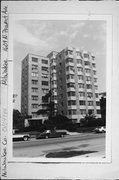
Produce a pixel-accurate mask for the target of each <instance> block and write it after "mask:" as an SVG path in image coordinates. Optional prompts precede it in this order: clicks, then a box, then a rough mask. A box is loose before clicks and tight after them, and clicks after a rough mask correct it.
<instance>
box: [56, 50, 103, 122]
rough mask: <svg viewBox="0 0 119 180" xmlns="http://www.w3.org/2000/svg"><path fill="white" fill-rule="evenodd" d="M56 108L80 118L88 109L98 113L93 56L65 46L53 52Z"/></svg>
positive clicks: (68, 115) (71, 117)
mask: <svg viewBox="0 0 119 180" xmlns="http://www.w3.org/2000/svg"><path fill="white" fill-rule="evenodd" d="M56 72H57V100H58V112H59V113H60V114H63V115H66V116H67V117H68V118H70V119H72V120H73V121H74V122H80V119H81V118H83V117H84V116H85V115H86V113H88V112H89V111H92V112H93V113H94V114H95V115H98V116H100V105H99V97H98V85H97V76H96V62H95V56H94V55H93V54H92V53H90V52H87V51H82V50H80V49H76V48H72V47H67V48H65V49H63V50H62V51H61V52H60V53H58V54H57V56H56Z"/></svg>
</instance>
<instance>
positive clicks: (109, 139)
mask: <svg viewBox="0 0 119 180" xmlns="http://www.w3.org/2000/svg"><path fill="white" fill-rule="evenodd" d="M7 3H8V2H7ZM27 3H28V2H27ZM8 4H9V5H10V2H9V3H8ZM13 4H15V3H13ZM13 4H12V6H13ZM23 4H24V3H22V4H21V3H20V5H21V8H22V7H23ZM30 4H31V3H30ZM44 4H45V5H46V3H44ZM44 4H43V6H44ZM64 4H65V3H64ZM111 5H112V4H111ZM18 6H19V3H18ZM18 6H17V9H16V11H17V10H18V9H19V8H18ZM26 6H27V4H26ZM52 6H53V5H52ZM76 6H77V3H76ZM76 6H75V7H76ZM81 6H82V4H81ZM95 6H96V5H95ZM102 6H103V4H102ZM83 7H84V6H83ZM92 7H94V6H93V4H92V6H90V5H89V7H88V8H87V7H86V9H85V7H84V14H86V10H87V9H88V12H87V14H86V16H87V18H88V19H89V20H90V18H91V17H93V15H91V14H95V16H98V17H99V16H100V17H104V16H105V15H106V17H109V19H110V20H109V19H108V18H107V19H108V20H107V21H108V22H111V24H112V28H110V29H109V28H108V31H107V32H108V33H107V36H108V38H109V40H110V41H107V47H108V53H107V57H108V58H107V59H108V64H109V67H110V68H108V69H107V79H108V81H106V82H107V87H109V89H108V94H107V97H108V98H107V99H108V100H109V101H108V103H107V111H109V112H110V113H107V117H106V118H108V121H109V122H108V124H107V129H108V130H107V133H106V153H107V154H108V155H109V157H107V158H106V159H107V160H106V161H105V162H106V163H107V162H108V163H109V164H110V163H111V164H112V159H113V158H112V156H111V155H112V153H113V152H112V151H113V150H112V149H111V152H110V147H111V148H112V136H111V135H112V134H110V132H112V126H111V124H112V119H111V117H112V114H111V113H112V96H111V95H112V89H113V87H112V81H110V80H111V79H113V78H114V77H116V76H115V72H114V70H115V68H114V65H115V64H116V63H115V62H114V59H115V60H116V62H117V56H115V54H114V53H115V52H116V53H117V46H118V45H119V44H118V43H117V42H116V45H115V41H117V39H116V38H115V37H118V36H117V34H116V35H114V32H116V33H117V29H116V28H117V27H115V23H116V22H117V19H118V18H117V17H118V14H115V13H114V12H113V11H111V12H110V10H109V12H110V13H107V12H108V11H106V12H105V13H104V11H103V10H102V14H105V15H100V14H101V13H99V12H98V13H97V15H96V12H95V10H94V11H93V10H92ZM106 7H107V4H106ZM109 7H111V6H109ZM65 8H66V7H65ZM103 8H104V7H103ZM31 9H32V8H31ZM33 9H34V7H33ZM36 9H37V8H36ZM74 9H75V8H74ZM99 9H100V7H99ZM104 9H105V8H104ZM112 9H113V10H114V8H113V7H112ZM14 11H15V8H13V12H14ZM28 11H29V10H28V9H27V11H26V12H28ZM36 11H38V9H37V10H36ZM41 11H42V9H41ZM76 11H77V10H76ZM99 11H101V9H100V10H99ZM17 12H19V10H18V11H17ZM24 12H25V11H24V8H23V12H22V14H23V13H24ZM45 12H46V11H45ZM73 12H74V11H73ZM81 12H82V10H81ZM94 12H95V13H94ZM14 13H15V12H14ZM19 13H20V12H19ZM65 13H66V12H65ZM44 14H46V13H44ZM74 14H75V13H74ZM77 14H78V13H77ZM41 15H42V12H41ZM50 15H51V14H50ZM67 15H68V14H67ZM112 15H113V16H114V21H111V20H112V17H111V16H112ZM10 16H12V13H11V14H10V13H9V17H10ZM55 16H56V15H55ZM60 16H61V14H60ZM69 16H71V15H70V14H69ZM74 16H76V15H74ZM79 16H80V15H79ZM81 16H83V17H84V16H85V15H81ZM9 21H10V20H9ZM107 25H108V27H110V23H108V24H107ZM112 29H113V31H114V32H113V31H112ZM9 31H10V29H9ZM9 38H10V39H9V43H10V46H9V48H11V51H9V53H8V60H12V58H13V55H11V52H12V45H13V44H12V41H11V37H10V36H9ZM110 42H112V44H111V43H110ZM114 47H115V48H116V50H115V49H114ZM9 50H10V49H9ZM1 57H2V59H4V54H3V51H2V56H1ZM112 61H113V62H114V63H113V64H112ZM117 65H118V63H117ZM106 67H107V66H106ZM11 70H13V66H12V63H10V65H9V69H8V73H9V72H11ZM111 72H112V73H113V74H112V73H111ZM8 77H9V78H8V89H9V88H10V91H8V94H7V92H5V89H6V87H5V88H4V93H3V91H2V90H1V91H2V94H4V96H5V97H7V96H6V95H8V102H6V99H1V101H2V109H3V107H4V106H5V107H7V109H8V117H9V116H10V118H11V113H12V112H11V110H10V109H9V107H12V106H11V105H12V94H11V92H12V89H13V77H12V75H11V74H9V76H8ZM117 79H118V78H117ZM113 80H114V79H113ZM11 82H12V83H11ZM114 85H115V84H114ZM113 91H114V90H113ZM3 102H4V103H3ZM7 103H8V104H7ZM117 104H118V103H117ZM113 105H114V102H113ZM11 109H12V108H11ZM114 112H115V111H114ZM2 115H3V114H2V111H1V118H2V117H3V116H2ZM113 117H115V116H114V115H113ZM8 119H9V118H8ZM8 127H10V130H12V124H11V122H10V120H9V121H8ZM114 127H115V126H114ZM2 128H3V126H2ZM10 130H8V134H9V135H8V145H7V148H8V151H7V152H8V162H11V163H10V165H11V168H12V167H13V166H14V165H15V164H16V165H18V164H19V163H18V162H23V161H24V160H23V161H22V158H17V159H16V158H15V159H14V160H15V161H16V163H12V162H14V160H13V158H12V157H11V152H12V148H11V140H10V139H11V138H10V136H11V135H12V131H10ZM6 134H7V133H6ZM1 138H2V140H3V139H4V133H3V131H2V137H1ZM1 149H2V148H1ZM116 154H118V153H116ZM110 156H111V159H110ZM23 159H24V158H23ZM114 160H115V159H114ZM51 161H52V160H51V159H50V162H51ZM24 162H26V163H23V164H24V165H25V166H26V167H29V170H30V169H32V168H33V166H34V165H35V166H36V170H35V172H36V171H38V167H41V165H39V166H37V163H36V164H35V163H32V164H31V163H30V162H33V160H31V161H30V159H29V158H28V159H26V158H25V161H24ZM34 162H39V160H38V161H34ZM40 162H41V160H40ZM43 162H44V161H43ZM47 162H48V161H47ZM53 162H54V159H53ZM58 162H59V161H58ZM60 162H61V160H60ZM86 162H87V165H86V163H85V162H84V161H83V162H82V163H81V164H80V163H79V162H78V163H79V164H80V165H81V166H80V169H83V168H84V164H85V169H87V167H88V166H89V164H90V162H88V161H87V160H86ZM29 163H30V164H29ZM71 163H72V162H71ZM99 164H100V165H101V166H100V167H101V169H102V170H104V169H105V173H106V174H105V177H109V175H110V177H112V174H110V173H109V174H108V173H107V172H108V171H107V168H110V167H111V165H109V164H108V165H106V167H105V163H104V164H103V163H100V162H99ZM117 164H118V162H117V163H116V165H117ZM19 165H20V167H21V165H22V164H21V163H20V164H19ZM24 165H23V166H24ZM29 165H30V166H29ZM44 165H45V164H44ZM57 165H58V164H57ZM62 165H63V163H62ZM93 165H94V166H93ZM97 165H98V164H95V163H92V165H90V167H95V168H96V169H97ZM69 166H70V163H69V164H68V166H67V167H69ZM42 167H43V166H42ZM45 167H46V166H45ZM63 167H64V165H63ZM103 167H104V169H103ZM11 168H9V169H11ZM114 168H115V172H116V173H117V168H116V166H114ZM21 169H23V168H22V167H21ZM69 169H70V167H69ZM50 170H51V169H50V168H49V171H50ZM83 170H84V169H83ZM108 170H109V169H108ZM8 172H9V175H11V178H12V177H16V176H17V174H16V176H13V174H11V173H10V171H9V170H8ZM69 172H70V171H69ZM91 172H92V171H91ZM91 172H90V173H91ZM90 173H89V172H88V174H90ZM18 174H19V173H18ZM36 174H37V178H38V175H39V176H40V174H39V173H36ZM41 174H42V177H44V174H43V172H42V173H41ZM64 174H65V173H64ZM96 174H98V173H96ZM29 175H30V176H29ZM29 175H28V174H27V175H26V176H25V177H34V176H32V175H31V172H29ZM47 175H49V173H48V174H47ZM65 175H66V174H65ZM72 175H73V173H72ZM80 175H81V176H80V177H83V176H82V173H80ZM90 175H91V174H90ZM21 176H22V175H21ZM51 176H52V175H51ZM51 176H49V178H50V177H51ZM22 177H23V176H22ZM46 177H48V176H46ZM55 177H56V176H55ZM57 177H60V178H61V177H64V176H63V175H61V176H57ZM71 177H72V176H71ZM75 177H77V176H75ZM84 177H89V176H84ZM91 177H95V175H91ZM98 177H99V176H98ZM98 177H97V178H98Z"/></svg>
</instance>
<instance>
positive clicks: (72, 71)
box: [66, 70, 75, 75]
mask: <svg viewBox="0 0 119 180" xmlns="http://www.w3.org/2000/svg"><path fill="white" fill-rule="evenodd" d="M68 74H75V71H74V70H68V71H66V75H68Z"/></svg>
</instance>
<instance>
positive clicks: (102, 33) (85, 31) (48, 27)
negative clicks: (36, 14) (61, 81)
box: [13, 20, 106, 110]
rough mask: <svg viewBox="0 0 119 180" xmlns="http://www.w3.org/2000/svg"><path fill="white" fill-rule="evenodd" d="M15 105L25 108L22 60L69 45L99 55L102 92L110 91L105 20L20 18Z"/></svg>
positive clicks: (15, 33)
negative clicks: (31, 54)
mask: <svg viewBox="0 0 119 180" xmlns="http://www.w3.org/2000/svg"><path fill="white" fill-rule="evenodd" d="M13 36H14V40H13V45H14V47H13V53H14V71H13V82H14V83H13V93H14V94H17V95H18V96H17V97H16V101H15V103H14V108H16V109H18V110H21V107H20V106H21V61H22V60H23V58H24V57H25V56H26V55H27V54H28V53H33V54H36V55H41V56H47V55H48V54H49V53H50V52H51V51H57V52H60V51H62V50H63V49H64V48H66V47H67V46H72V47H77V48H80V49H82V50H87V51H90V52H92V53H94V55H95V59H96V65H97V78H98V90H99V92H104V91H106V22H105V21H103V20H18V21H15V23H14V27H13Z"/></svg>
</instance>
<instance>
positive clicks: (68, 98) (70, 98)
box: [67, 96, 76, 100]
mask: <svg viewBox="0 0 119 180" xmlns="http://www.w3.org/2000/svg"><path fill="white" fill-rule="evenodd" d="M67 100H76V96H68V97H67Z"/></svg>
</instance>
